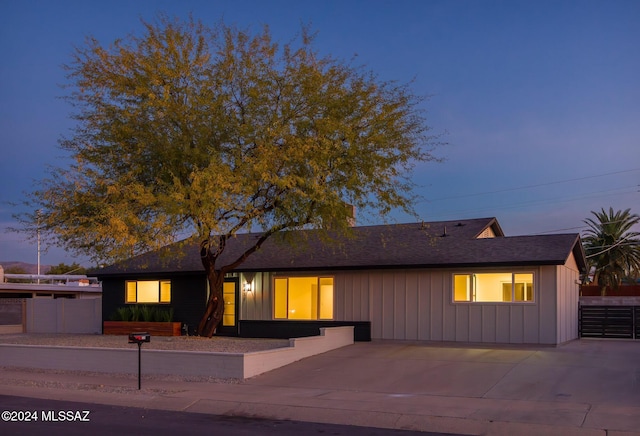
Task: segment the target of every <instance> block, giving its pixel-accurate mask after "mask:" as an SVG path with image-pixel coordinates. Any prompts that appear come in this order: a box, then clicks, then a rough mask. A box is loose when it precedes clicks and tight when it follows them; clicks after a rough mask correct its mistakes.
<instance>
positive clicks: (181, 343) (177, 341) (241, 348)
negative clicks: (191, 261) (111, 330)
mask: <svg viewBox="0 0 640 436" xmlns="http://www.w3.org/2000/svg"><path fill="white" fill-rule="evenodd" d="M0 344H21V345H49V346H59V347H97V348H132V347H133V348H135V347H137V346H136V345H135V344H130V343H129V342H128V338H127V336H117V335H69V334H45V333H22V334H6V335H0ZM288 346H289V340H288V339H248V338H230V337H220V336H217V337H213V338H203V337H199V336H152V337H151V342H149V343H145V344H144V345H143V347H144V348H145V349H146V350H179V351H204V352H212V353H249V352H252V351H262V350H271V349H274V348H282V347H288Z"/></svg>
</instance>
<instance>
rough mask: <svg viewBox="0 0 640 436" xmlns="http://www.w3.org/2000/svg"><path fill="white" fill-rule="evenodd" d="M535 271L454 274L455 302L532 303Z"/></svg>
mask: <svg viewBox="0 0 640 436" xmlns="http://www.w3.org/2000/svg"><path fill="white" fill-rule="evenodd" d="M533 289H534V288H533V273H511V272H506V273H505V272H501V273H479V274H454V275H453V301H454V302H482V303H532V302H533V301H534V298H533V297H534V291H533Z"/></svg>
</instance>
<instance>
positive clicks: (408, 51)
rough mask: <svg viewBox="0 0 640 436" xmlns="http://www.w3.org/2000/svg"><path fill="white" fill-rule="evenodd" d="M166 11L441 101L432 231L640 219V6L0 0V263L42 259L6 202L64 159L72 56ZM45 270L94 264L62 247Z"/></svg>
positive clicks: (423, 206) (423, 189)
mask: <svg viewBox="0 0 640 436" xmlns="http://www.w3.org/2000/svg"><path fill="white" fill-rule="evenodd" d="M158 12H165V13H167V14H168V15H170V16H178V17H181V18H188V16H189V14H190V13H191V14H192V15H193V17H194V18H195V19H198V20H202V21H203V22H204V23H205V24H208V25H211V26H214V25H215V24H216V23H217V22H219V21H220V20H221V19H223V20H224V21H225V23H227V24H233V25H237V26H238V27H240V28H249V29H253V30H255V31H259V30H261V28H262V26H264V25H268V26H269V27H270V29H271V31H272V34H273V36H274V39H275V40H277V41H280V42H287V41H289V40H291V39H292V38H293V37H295V35H296V34H297V33H298V32H299V30H300V27H301V24H310V25H311V27H312V29H313V30H315V31H316V32H317V38H316V44H315V47H316V48H317V50H318V51H319V52H320V53H321V54H323V55H331V56H333V57H335V58H338V59H341V60H344V61H346V62H349V61H351V60H352V59H354V57H355V60H354V61H353V62H354V64H355V65H364V66H366V67H367V68H368V69H370V70H372V71H374V72H375V73H377V74H378V77H379V79H380V80H397V81H399V82H401V83H407V82H411V88H412V89H413V92H414V93H415V94H418V95H422V96H431V97H430V98H429V99H428V100H427V101H426V102H425V103H424V109H425V110H426V111H427V122H428V124H429V126H430V127H431V128H432V129H433V130H432V132H434V133H445V132H446V135H445V136H444V137H443V138H442V139H443V140H444V141H446V142H448V145H446V146H444V147H441V148H438V149H437V150H436V155H437V156H439V157H442V158H444V162H442V163H428V164H424V165H421V166H419V167H418V168H417V169H416V173H415V174H414V177H413V180H414V182H415V183H416V184H417V185H418V187H417V188H416V194H419V195H420V196H421V197H422V198H423V200H421V201H420V202H419V203H418V204H417V212H418V213H419V214H420V218H421V219H422V220H424V221H432V220H448V219H452V220H455V219H463V218H479V217H488V216H495V217H496V218H498V221H499V222H500V224H501V226H502V228H503V230H504V231H505V233H506V234H507V235H508V236H512V235H521V234H540V233H566V232H581V231H582V230H583V229H584V224H583V220H584V219H585V218H587V217H589V216H590V215H591V214H590V211H592V210H600V209H601V208H603V207H604V208H606V209H608V208H609V207H613V208H614V209H627V208H631V211H632V212H633V213H640V201H639V200H640V25H639V23H640V1H638V0H629V1H621V0H602V1H588V0H577V1H561V0H555V1H543V0H535V1H534V0H527V1H517V0H508V1H484V0H477V1H470V0H469V1H456V0H443V1H432V0H404V1H403V0H395V1H378V0H369V1H355V0H338V1H321V0H314V1H300V0H292V1H285V0H282V1H269V0H256V1H249V0H246V1H243V0H230V1H216V0H207V1H190V0H182V1H151V0H147V1H144V0H138V1H131V0H130V1H122V0H110V1H87V0H82V1H66V0H56V1H50V0H44V1H33V0H0V53H1V56H2V57H1V61H0V147H1V150H2V155H1V156H0V186H1V191H0V262H1V261H24V262H29V263H36V260H37V251H36V246H35V244H31V243H28V242H25V237H24V236H23V235H21V234H16V233H6V232H5V231H4V230H5V229H6V228H7V227H9V226H15V225H16V223H15V222H14V220H13V218H12V214H13V213H15V212H16V211H17V210H16V209H15V207H14V206H11V205H9V204H8V202H17V201H20V200H21V198H23V194H24V192H29V191H31V190H33V189H34V186H35V185H34V183H33V182H34V180H37V179H40V178H42V177H44V176H45V169H46V166H47V165H48V164H53V165H58V166H59V165H62V164H63V163H64V161H63V160H61V159H60V157H61V156H63V155H62V151H61V150H60V149H59V148H58V140H59V139H60V138H61V136H62V135H64V134H67V133H68V132H69V129H70V127H71V126H72V125H73V124H72V121H71V120H70V118H69V115H70V113H71V108H70V107H69V105H68V103H66V102H64V101H63V100H61V99H60V98H59V97H60V96H63V95H64V92H65V91H64V90H63V89H61V88H60V85H62V84H64V83H65V81H66V78H65V74H64V71H63V69H62V65H63V64H65V63H68V62H69V61H70V59H71V54H72V52H73V48H74V46H80V45H82V44H83V42H84V40H85V37H86V36H94V37H96V38H97V39H98V40H99V41H100V42H101V43H102V44H104V45H109V44H110V43H111V42H113V41H114V40H115V39H116V38H123V37H126V36H127V35H128V34H130V33H136V32H140V31H141V27H142V26H141V23H140V20H141V19H143V20H147V21H153V20H154V19H155V17H156V16H157V13H158ZM393 218H395V220H397V221H398V222H409V221H413V220H414V218H413V217H409V216H403V215H400V214H396V215H394V217H393ZM359 224H362V225H367V224H377V222H362V221H360V222H359ZM41 261H42V263H43V264H58V263H60V262H65V263H72V262H74V261H78V262H79V263H83V262H84V261H83V259H81V258H74V257H73V256H72V255H69V254H65V253H64V252H62V251H61V250H59V249H54V248H51V249H50V250H49V251H48V252H47V253H43V254H42V256H41ZM87 266H89V265H87Z"/></svg>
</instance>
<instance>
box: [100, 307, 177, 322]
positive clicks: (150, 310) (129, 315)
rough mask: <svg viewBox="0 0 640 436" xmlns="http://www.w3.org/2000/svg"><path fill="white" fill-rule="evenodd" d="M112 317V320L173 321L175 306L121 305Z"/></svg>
mask: <svg viewBox="0 0 640 436" xmlns="http://www.w3.org/2000/svg"><path fill="white" fill-rule="evenodd" d="M110 319H111V321H144V322H171V321H173V307H155V306H136V305H133V306H127V307H119V308H117V309H116V311H115V313H114V314H113V315H111V318H110Z"/></svg>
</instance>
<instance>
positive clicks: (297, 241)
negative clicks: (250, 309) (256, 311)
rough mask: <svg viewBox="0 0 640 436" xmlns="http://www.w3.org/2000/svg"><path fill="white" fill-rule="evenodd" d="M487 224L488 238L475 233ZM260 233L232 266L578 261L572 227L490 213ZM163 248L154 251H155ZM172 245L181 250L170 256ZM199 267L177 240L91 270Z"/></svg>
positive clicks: (244, 237) (228, 256) (190, 246)
mask: <svg viewBox="0 0 640 436" xmlns="http://www.w3.org/2000/svg"><path fill="white" fill-rule="evenodd" d="M487 228H491V229H492V230H493V232H494V234H495V235H496V237H495V238H477V236H478V235H479V234H480V233H482V232H483V230H485V229H487ZM257 236H258V235H257V234H253V233H247V234H240V235H237V237H235V238H232V239H230V240H229V241H228V242H227V246H226V249H225V252H224V255H223V257H222V258H221V259H220V264H227V263H230V262H231V261H232V260H235V259H236V258H237V257H238V256H239V255H240V254H241V253H242V251H243V249H244V248H245V247H248V246H249V245H250V244H251V243H252V242H253V241H255V238H256V237H257ZM282 236H284V235H276V236H273V237H272V238H271V239H269V240H267V241H266V242H265V243H264V245H263V246H262V248H261V249H260V250H259V251H257V252H256V253H254V254H252V255H251V256H249V258H248V259H247V260H246V261H245V262H244V263H243V264H242V265H240V266H239V267H238V268H237V269H236V271H292V270H330V269H331V270H337V269H366V268H418V267H427V268H429V267H430V268H444V267H472V266H473V267H478V266H501V265H502V266H515V265H561V264H564V263H565V261H566V260H567V258H568V257H569V254H570V253H572V252H573V253H574V254H575V255H576V259H577V262H578V265H579V267H580V268H581V269H582V268H584V254H583V252H582V247H581V245H580V243H579V237H578V235H577V234H558V235H542V236H515V237H504V234H503V232H502V230H501V228H500V226H499V224H498V222H497V221H496V220H495V218H480V219H470V220H459V221H439V222H429V223H411V224H395V225H380V226H367V227H355V228H354V229H353V236H352V237H350V238H346V239H341V240H340V241H333V242H331V243H328V242H327V241H326V240H322V239H320V238H319V237H318V232H316V231H313V230H310V231H303V232H300V231H298V232H289V233H287V236H289V237H290V238H289V239H288V241H289V243H286V242H284V241H283V237H282ZM163 251H164V252H165V253H167V252H170V253H172V254H171V255H169V256H167V255H162V252H163ZM177 252H181V253H182V255H179V256H176V255H175V254H176V253H177ZM200 271H204V268H203V267H202V263H201V262H200V257H199V250H198V244H197V243H196V242H191V243H189V242H183V243H178V244H174V245H172V246H169V247H167V248H166V249H164V250H160V251H156V252H151V253H147V254H144V255H141V256H138V257H135V258H132V259H130V260H128V261H125V262H122V263H120V264H116V265H112V266H109V267H106V268H103V269H101V270H99V271H96V272H95V274H96V275H97V276H99V277H101V276H111V275H124V274H132V273H160V272H165V273H179V272H185V273H187V272H200Z"/></svg>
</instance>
